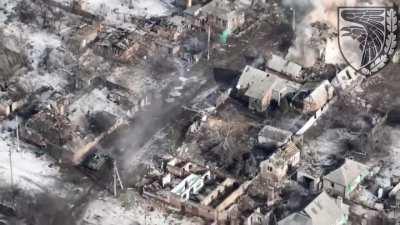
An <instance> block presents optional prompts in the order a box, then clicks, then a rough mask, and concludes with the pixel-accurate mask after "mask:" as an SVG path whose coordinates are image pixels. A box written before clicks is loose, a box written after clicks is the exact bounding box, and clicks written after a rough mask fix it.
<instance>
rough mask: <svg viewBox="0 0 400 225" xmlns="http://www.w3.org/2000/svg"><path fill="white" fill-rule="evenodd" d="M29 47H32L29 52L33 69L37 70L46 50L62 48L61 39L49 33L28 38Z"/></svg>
mask: <svg viewBox="0 0 400 225" xmlns="http://www.w3.org/2000/svg"><path fill="white" fill-rule="evenodd" d="M27 44H28V45H30V46H32V48H31V49H30V50H28V54H29V58H30V60H31V62H32V66H33V68H35V69H36V68H37V67H38V64H39V62H40V60H41V56H42V55H43V53H44V51H45V49H46V48H57V47H60V46H61V41H60V38H59V37H57V36H56V35H53V34H49V33H47V32H43V31H40V32H34V33H32V34H30V35H29V37H28V43H27Z"/></svg>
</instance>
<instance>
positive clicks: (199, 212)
mask: <svg viewBox="0 0 400 225" xmlns="http://www.w3.org/2000/svg"><path fill="white" fill-rule="evenodd" d="M347 70H349V68H346V69H345V70H344V71H342V72H340V73H338V75H337V77H335V78H334V79H333V81H330V80H323V81H320V82H308V83H299V82H298V81H295V80H293V79H290V78H288V77H287V76H285V75H282V74H281V73H279V72H276V71H273V70H272V69H268V68H267V69H266V70H264V71H263V70H259V69H256V68H253V67H251V66H246V67H245V68H244V70H243V72H242V74H241V75H240V77H239V79H238V82H237V84H236V90H237V91H236V93H235V94H234V95H235V97H239V99H240V100H245V102H246V104H247V106H248V109H250V111H255V112H257V113H258V114H260V113H262V114H263V113H265V112H266V111H267V110H268V109H269V108H270V107H271V105H276V106H278V107H282V106H284V105H288V106H289V108H290V109H293V110H294V111H295V112H297V113H299V114H300V115H307V116H310V119H309V120H306V122H305V124H303V126H300V127H299V128H298V130H287V129H285V128H282V127H279V126H275V125H272V124H266V125H264V126H262V127H261V129H259V132H258V135H257V138H256V142H257V145H260V146H263V147H267V148H268V149H274V150H273V152H272V154H271V155H269V156H268V157H267V158H266V159H265V160H263V161H261V162H260V163H259V169H258V173H257V174H256V175H255V176H254V177H253V178H251V179H250V180H247V181H243V180H242V181H240V182H239V180H240V179H238V178H235V177H234V176H231V175H227V174H226V171H224V172H222V171H221V170H219V169H214V170H211V169H209V167H208V166H207V162H206V163H205V165H202V166H200V167H202V168H204V169H203V170H200V171H201V172H199V173H196V172H195V171H196V170H194V169H193V168H194V167H191V166H188V165H190V164H192V162H191V161H190V159H186V160H183V159H180V158H174V159H173V160H171V161H170V162H169V163H168V164H167V172H165V173H163V174H164V175H163V176H164V177H160V179H159V180H158V181H157V182H161V183H162V184H161V185H159V186H158V188H157V189H156V191H154V189H153V191H151V188H149V189H147V188H146V190H148V192H147V194H148V195H149V196H152V197H154V198H156V199H159V200H162V201H163V202H165V203H167V204H169V205H172V206H174V207H176V208H178V209H179V211H180V212H182V213H188V214H190V215H195V216H200V217H202V218H205V219H206V220H207V221H214V224H246V225H262V224H269V223H270V222H272V221H273V220H274V219H273V218H274V216H272V214H273V210H274V208H275V207H276V206H277V205H279V204H280V202H282V189H283V188H284V187H285V186H286V185H287V184H289V183H292V182H296V183H298V184H300V185H302V186H303V187H304V188H306V189H307V190H308V191H309V193H310V194H311V195H312V196H315V197H314V198H313V199H312V200H311V201H309V202H308V203H307V204H305V205H304V207H303V208H302V209H301V210H299V211H294V212H291V213H289V214H287V215H286V216H284V217H281V218H279V220H278V221H276V223H275V224H279V225H289V224H290V225H305V224H307V225H311V224H315V225H316V224H318V225H321V224H334V225H344V224H348V221H349V214H350V211H349V208H350V207H349V204H348V202H349V201H350V200H351V199H352V198H353V195H354V193H355V192H357V189H358V187H359V186H360V184H361V183H362V182H363V181H364V179H365V178H367V177H368V176H370V175H371V172H370V170H371V169H370V168H369V167H367V166H365V165H363V164H362V163H359V162H357V161H354V160H352V159H345V160H344V163H343V164H342V165H340V166H339V167H337V168H336V169H334V170H332V171H328V173H327V171H324V170H321V168H320V167H318V166H314V165H313V164H312V163H307V162H305V161H304V158H303V157H302V144H303V134H304V133H305V132H306V131H307V130H308V129H309V128H310V127H312V126H313V124H314V123H315V122H316V121H317V120H318V119H319V117H320V116H321V115H322V113H323V112H325V110H327V109H328V106H329V105H330V104H332V101H333V100H334V98H335V90H336V89H335V88H347V87H348V85H351V82H353V81H354V80H356V77H353V78H352V79H351V80H350V78H349V77H348V76H347V73H348V72H346V71H347ZM343 74H345V75H346V76H345V77H343ZM353 74H354V75H355V73H353ZM350 76H351V75H350ZM285 102H286V103H287V104H286V103H285ZM223 104H229V103H223ZM220 107H222V108H223V106H220ZM216 110H217V112H214V113H217V114H218V110H221V109H219V108H218V107H216ZM222 110H223V109H222ZM224 113H225V112H224ZM203 114H204V112H203ZM213 117H215V115H214V116H213ZM208 120H209V119H208V117H207V115H203V117H202V122H200V123H207V121H208ZM214 120H215V119H214ZM310 121H311V122H310ZM214 122H215V121H214ZM196 127H198V129H196V130H199V129H204V127H202V126H201V125H199V124H197V123H196ZM299 131H300V132H299ZM191 132H192V133H193V132H195V131H191ZM186 151H190V149H187V150H186ZM177 161H183V162H184V163H183V164H182V165H181V166H179V167H178V169H177V170H175V169H174V170H171V166H168V165H172V164H173V165H177V163H176V162H177ZM168 167H170V168H168ZM189 168H192V172H187V171H190V169H189ZM171 171H175V172H172V173H174V174H175V176H174V178H171V175H170V174H171ZM176 171H186V172H185V173H184V172H176ZM217 171H218V172H217ZM210 174H218V176H217V175H214V176H212V175H211V176H210ZM176 176H178V177H180V179H177V178H176ZM166 177H167V178H166ZM209 177H215V178H216V177H220V178H219V179H220V181H219V183H218V182H217V180H218V178H216V180H214V181H212V182H211V181H210V180H209ZM221 177H223V178H221ZM227 177H230V178H227ZM174 179H177V181H176V182H171V180H174ZM165 180H167V181H168V184H169V185H171V186H170V187H169V188H164V184H165ZM260 180H261V185H260V184H259V182H260ZM235 181H236V185H234V184H235ZM173 184H174V185H173ZM154 185H155V184H151V185H150V187H154ZM229 187H230V188H229ZM254 188H255V189H256V190H262V192H263V193H265V196H263V197H259V199H257V201H260V202H262V206H263V207H261V208H260V207H255V208H252V211H249V209H246V210H243V209H241V208H240V206H241V205H242V204H247V203H243V201H244V202H246V201H248V200H246V199H248V198H249V196H252V195H255V193H253V192H254V190H255V189H254ZM226 190H230V192H229V193H226ZM163 195H166V196H169V197H165V196H164V197H162V198H161V197H160V196H163ZM170 196H173V197H172V198H171V197H170ZM250 198H252V197H250ZM211 199H214V200H211ZM217 199H218V200H217ZM177 202H178V203H177ZM210 202H214V203H215V204H211V205H209V204H207V203H210ZM206 206H207V207H208V208H207V207H206ZM209 206H212V207H209Z"/></svg>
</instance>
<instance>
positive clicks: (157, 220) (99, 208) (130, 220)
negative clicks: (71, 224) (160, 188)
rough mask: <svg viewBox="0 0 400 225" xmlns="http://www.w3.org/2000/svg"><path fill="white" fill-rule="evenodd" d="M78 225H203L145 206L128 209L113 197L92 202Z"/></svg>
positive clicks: (140, 205)
mask: <svg viewBox="0 0 400 225" xmlns="http://www.w3.org/2000/svg"><path fill="white" fill-rule="evenodd" d="M82 215H83V216H82V218H81V219H80V220H79V221H78V223H77V224H78V225H87V224H96V225H115V224H118V225H132V224H135V223H134V222H137V223H138V224H147V225H178V224H179V225H196V224H203V223H202V222H197V221H194V220H191V219H187V218H186V219H185V218H182V219H177V218H174V217H172V216H171V215H168V214H165V215H163V214H162V213H161V212H160V211H159V210H153V211H150V210H145V209H144V208H143V204H135V207H132V208H131V209H126V208H124V207H122V206H121V202H120V201H118V200H117V199H115V198H113V197H104V198H102V199H95V200H92V201H91V202H90V203H89V204H88V206H87V208H86V211H85V212H83V213H82Z"/></svg>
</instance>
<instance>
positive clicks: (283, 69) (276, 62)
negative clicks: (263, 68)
mask: <svg viewBox="0 0 400 225" xmlns="http://www.w3.org/2000/svg"><path fill="white" fill-rule="evenodd" d="M266 65H267V67H268V68H270V69H271V70H273V71H276V72H278V73H282V74H283V75H285V76H288V77H289V78H290V79H293V80H300V81H301V80H303V79H304V78H303V76H302V72H303V68H302V67H301V66H300V65H298V64H297V63H294V62H291V61H288V60H286V59H284V58H282V57H280V56H278V55H275V54H273V55H272V56H271V57H270V58H269V59H268V60H267V64H266Z"/></svg>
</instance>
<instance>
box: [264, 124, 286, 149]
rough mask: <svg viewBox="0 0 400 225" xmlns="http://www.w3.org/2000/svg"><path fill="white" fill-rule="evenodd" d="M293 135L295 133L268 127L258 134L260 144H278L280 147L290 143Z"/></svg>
mask: <svg viewBox="0 0 400 225" xmlns="http://www.w3.org/2000/svg"><path fill="white" fill-rule="evenodd" d="M292 135H293V133H292V132H290V131H287V130H283V129H280V128H277V127H273V126H269V125H266V126H264V127H263V128H262V129H261V131H260V132H259V133H258V141H259V142H260V144H263V143H277V144H278V145H282V144H285V143H286V142H288V140H289V139H290V137H291V136H292Z"/></svg>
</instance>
